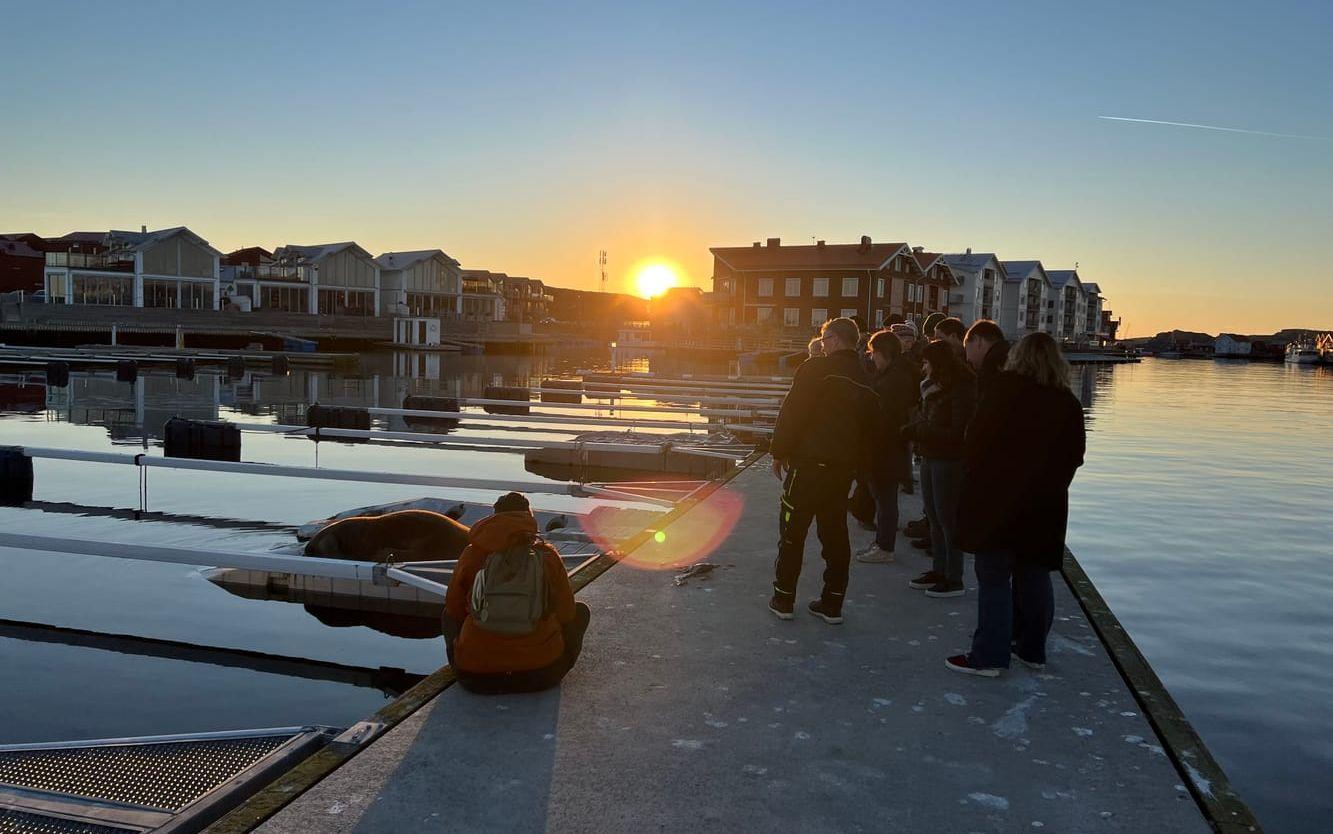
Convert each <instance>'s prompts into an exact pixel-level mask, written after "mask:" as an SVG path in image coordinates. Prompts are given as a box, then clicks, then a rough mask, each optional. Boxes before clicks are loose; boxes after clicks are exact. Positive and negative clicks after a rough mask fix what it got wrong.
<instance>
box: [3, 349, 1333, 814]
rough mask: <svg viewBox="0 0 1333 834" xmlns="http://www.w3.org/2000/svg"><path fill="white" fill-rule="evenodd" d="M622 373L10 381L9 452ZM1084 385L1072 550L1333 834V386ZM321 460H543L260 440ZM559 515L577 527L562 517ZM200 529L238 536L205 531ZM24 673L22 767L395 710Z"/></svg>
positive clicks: (184, 602) (44, 616) (462, 365)
mask: <svg viewBox="0 0 1333 834" xmlns="http://www.w3.org/2000/svg"><path fill="white" fill-rule="evenodd" d="M616 359H618V358H616ZM612 361H613V357H611V356H609V355H587V354H584V355H573V354H571V355H554V356H551V357H548V358H537V359H530V358H512V357H511V358H497V357H456V356H455V357H418V358H417V359H416V360H415V361H414V362H412V363H410V364H406V363H404V362H403V361H401V360H398V361H394V360H393V359H391V358H388V357H382V358H376V359H375V360H374V361H372V362H370V363H369V364H368V366H367V368H366V369H365V370H364V371H363V372H362V373H361V374H359V375H355V376H339V375H336V374H327V373H313V374H311V373H305V372H296V373H293V374H292V375H291V376H289V377H284V378H279V379H273V378H264V377H262V376H256V377H252V378H247V379H246V380H244V381H241V382H239V383H231V382H228V381H226V380H225V379H221V378H218V377H212V376H209V377H203V376H201V377H200V378H199V380H197V381H195V382H193V383H187V382H183V381H178V380H175V379H174V378H172V377H171V376H169V375H168V376H158V375H152V376H150V377H148V378H147V379H145V380H144V381H143V382H141V384H140V385H139V386H138V388H132V387H130V386H126V385H124V384H121V383H116V382H114V381H113V380H111V379H108V378H105V377H103V378H101V379H96V380H90V379H88V378H86V377H80V378H76V379H75V381H74V383H73V385H72V386H71V388H70V389H68V390H67V391H52V392H51V393H50V394H49V395H48V394H46V393H45V392H44V391H40V390H38V389H32V388H27V389H20V388H17V387H16V386H15V385H13V384H3V381H2V380H0V443H28V444H32V445H45V446H65V447H77V448H85V449H96V450H113V449H114V450H119V451H130V450H133V449H134V448H136V447H138V446H139V445H141V443H142V435H143V431H142V430H141V429H140V428H139V426H140V425H144V426H149V427H150V434H151V433H152V431H155V430H156V429H154V428H153V427H155V426H160V423H161V422H162V421H163V420H165V419H166V417H169V416H171V415H172V414H174V413H180V414H182V415H186V416H198V417H215V416H221V417H223V418H228V419H235V420H238V421H250V422H260V421H265V420H268V421H273V422H282V423H301V422H303V413H304V408H305V406H306V405H307V404H308V403H309V402H312V401H314V400H315V399H318V400H319V401H321V402H325V403H345V404H355V405H370V404H380V405H397V404H398V403H399V402H401V399H402V397H403V396H404V395H406V394H408V393H426V394H437V395H453V396H458V395H468V396H480V395H481V390H482V388H483V387H484V386H486V385H492V384H502V385H522V384H527V383H529V382H530V381H533V380H534V379H538V378H540V377H541V376H543V375H547V374H555V373H559V372H562V371H572V370H575V369H577V368H579V367H587V366H590V365H591V366H598V367H606V366H608V365H609V364H611V363H612ZM638 367H643V365H642V364H640V365H638ZM695 370H702V369H698V368H696V369H695ZM1077 383H1078V384H1077V386H1076V387H1077V388H1078V390H1079V393H1080V396H1081V398H1082V399H1083V401H1084V404H1085V406H1087V408H1088V421H1089V422H1088V425H1089V429H1090V432H1089V435H1088V456H1087V463H1086V465H1085V466H1084V467H1083V468H1082V469H1081V470H1080V472H1079V474H1078V477H1077V478H1076V479H1075V481H1074V487H1073V495H1072V507H1071V529H1070V547H1071V548H1072V549H1073V550H1074V552H1075V553H1077V554H1078V556H1079V559H1080V561H1082V563H1083V564H1084V566H1085V568H1086V569H1087V570H1088V572H1089V573H1090V574H1091V575H1092V577H1093V578H1094V580H1095V581H1096V582H1097V585H1098V587H1099V588H1100V589H1101V591H1102V593H1103V594H1104V595H1105V597H1106V599H1107V600H1108V601H1109V602H1110V604H1111V605H1112V606H1113V607H1114V609H1115V611H1116V613H1117V615H1119V617H1120V619H1121V620H1122V621H1123V622H1124V624H1125V626H1126V627H1127V628H1128V629H1129V631H1130V633H1131V634H1132V635H1133V637H1134V639H1135V640H1136V641H1137V643H1138V645H1139V647H1140V648H1141V649H1142V650H1143V652H1144V654H1145V655H1147V657H1148V658H1149V660H1150V661H1151V662H1152V664H1153V666H1154V668H1155V669H1156V670H1157V672H1158V674H1159V675H1160V676H1161V677H1162V679H1163V680H1164V681H1165V683H1166V684H1167V686H1168V687H1169V688H1170V690H1171V693H1172V694H1173V695H1174V696H1175V698H1176V699H1177V701H1178V702H1179V703H1180V705H1181V706H1182V708H1183V709H1184V710H1185V713H1186V714H1187V716H1188V717H1189V718H1190V720H1191V721H1192V722H1193V723H1194V725H1195V727H1196V728H1197V729H1198V731H1199V732H1200V734H1201V735H1202V736H1203V738H1204V740H1205V741H1206V742H1207V744H1208V746H1209V747H1210V749H1211V750H1212V751H1213V753H1214V754H1215V755H1216V756H1217V758H1218V759H1219V760H1220V761H1221V763H1222V765H1223V767H1224V768H1225V769H1226V771H1227V773H1228V774H1229V776H1230V777H1231V779H1232V781H1233V782H1234V784H1235V786H1236V787H1237V789H1238V790H1239V791H1240V792H1241V795H1242V796H1244V797H1245V798H1246V800H1247V801H1249V802H1250V803H1251V805H1252V806H1253V807H1254V808H1255V810H1256V812H1257V813H1258V815H1259V818H1260V820H1261V821H1263V822H1264V823H1265V825H1266V826H1267V827H1268V829H1269V830H1270V831H1274V832H1315V831H1324V830H1326V829H1327V825H1326V824H1325V823H1324V820H1326V819H1327V818H1328V815H1329V814H1330V813H1333V795H1331V794H1330V792H1329V791H1328V790H1327V774H1328V773H1330V772H1333V710H1330V708H1329V702H1330V700H1329V698H1328V693H1329V692H1330V691H1333V581H1331V580H1333V559H1330V557H1333V514H1331V513H1330V510H1331V509H1333V476H1331V475H1330V473H1329V463H1330V461H1333V438H1330V434H1329V430H1330V420H1329V414H1330V413H1333V369H1327V368H1322V369H1321V368H1297V367H1291V366H1285V365H1269V364H1260V363H1254V364H1246V363H1225V362H1197V361H1174V362H1173V361H1167V360H1161V361H1156V360H1147V361H1145V362H1144V363H1143V364H1141V365H1126V366H1117V367H1101V368H1086V369H1083V370H1081V371H1080V372H1079V375H1078V380H1077ZM663 416H669V417H676V415H663ZM487 433H490V434H495V433H496V432H487ZM459 434H460V436H462V437H466V436H470V434H472V432H468V431H463V432H460V433H459ZM499 434H506V433H505V432H500V433H499ZM508 434H510V435H511V436H517V435H515V434H514V433H512V432H509V433H508ZM524 436H532V435H530V434H525V435H524ZM537 436H549V437H553V438H560V437H566V436H567V435H562V434H555V433H545V432H544V433H540V434H538V435H537ZM150 442H152V439H151V438H150ZM316 454H318V460H319V463H320V464H321V465H325V466H335V465H336V466H346V467H348V468H376V469H393V470H400V471H413V472H433V473H448V474H457V473H464V474H466V473H474V474H477V475H478V476H479V477H488V478H512V479H515V480H533V479H535V478H538V476H536V475H534V474H533V473H530V472H526V471H524V468H523V463H522V459H521V456H517V455H500V454H487V453H480V452H469V451H448V452H443V451H435V452H428V453H427V452H420V451H416V450H411V449H392V448H388V447H382V446H375V447H368V446H343V445H336V444H320V445H319V447H318V450H317V451H316V449H315V446H314V444H312V443H309V442H308V441H305V440H298V439H291V438H282V437H278V436H271V435H248V434H247V435H246V436H245V454H244V457H245V458H246V459H248V460H268V461H274V462H284V463H293V464H301V465H310V464H312V463H314V461H315V455H316ZM367 489H368V487H367V486H366V485H358V484H342V483H336V482H311V481H304V480H286V479H280V478H258V477H252V476H236V475H224V474H208V475H195V474H190V473H179V472H167V471H162V470H153V471H152V472H151V473H150V494H149V506H150V509H152V510H156V511H161V512H164V513H169V514H172V515H173V516H177V518H175V519H174V520H166V521H154V522H142V521H140V522H135V521H131V520H127V519H124V518H116V517H108V515H107V513H106V512H105V511H102V510H97V509H95V508H99V507H102V508H106V507H121V508H125V507H133V506H135V504H136V502H137V500H138V499H137V484H136V480H135V475H134V470H133V469H132V468H130V467H110V466H94V465H91V464H83V463H66V462H57V461H38V462H37V495H36V498H37V499H38V500H39V501H40V502H46V503H45V504H43V505H42V506H43V507H44V509H42V510H32V509H25V510H17V509H0V526H2V527H3V529H6V530H8V529H16V530H21V531H23V532H32V533H39V534H46V535H69V536H82V537H97V536H103V537H105V538H107V539H109V540H116V541H131V542H133V541H139V542H144V543H151V544H157V545H181V546H198V547H213V548H222V549H227V548H230V549H238V550H260V549H264V548H266V547H269V546H272V545H274V544H278V543H281V542H286V541H290V540H291V532H290V529H289V528H288V527H287V526H285V525H293V524H298V523H301V522H304V521H307V520H309V519H312V518H316V517H320V516H324V515H327V514H329V513H331V512H333V511H336V510H341V509H345V508H348V507H352V506H356V505H358V504H363V503H367V502H368V501H371V500H373V501H381V500H383V501H388V500H395V499H398V498H410V497H415V496H417V495H421V494H427V493H429V492H430V491H429V490H425V489H423V488H420V487H401V488H400V487H380V486H374V487H369V489H371V490H373V495H367ZM450 494H451V495H453V496H456V497H459V498H468V497H476V498H477V499H478V500H484V499H485V498H486V497H487V496H485V495H483V494H478V495H476V496H469V495H468V494H467V493H463V492H457V491H455V492H453V493H450ZM541 500H542V501H543V502H545V503H546V504H547V505H551V506H552V508H572V506H573V503H572V501H573V500H572V499H567V498H563V497H558V496H544V497H543V498H542V499H541ZM56 502H67V503H64V504H57V503H56ZM69 502H72V503H73V504H75V505H76V506H70V504H69ZM190 514H192V515H198V516H201V517H210V518H213V519H219V518H222V519H233V520H235V521H234V522H232V523H227V524H221V523H218V522H216V521H214V522H210V523H208V524H205V523H202V522H203V519H202V518H201V519H199V520H198V521H199V522H200V523H192V522H190V523H187V522H189V520H188V519H180V518H179V516H183V515H190ZM0 570H3V571H4V574H3V575H4V577H5V580H4V582H3V583H0V617H3V618H7V619H11V620H25V621H33V622H42V623H50V624H54V625H61V626H70V627H77V628H85V629H90V630H96V631H101V632H112V633H120V634H132V635H139V636H144V637H156V638H163V639H171V640H178V641H185V642H192V643H198V644H201V645H208V646H226V647H235V648H243V649H253V650H261V651H266V652H271V653H275V654H282V655H287V656H292V657H304V658H312V659H316V660H326V661H334V662H338V663H344V664H349V665H353V666H363V667H371V668H373V667H378V666H398V667H402V668H404V669H407V670H410V671H413V672H419V673H425V672H429V671H431V670H433V669H434V668H436V667H437V666H438V665H440V663H441V662H442V657H441V654H442V652H441V650H440V647H439V643H438V641H437V640H406V639H401V638H396V637H392V636H390V635H387V634H383V633H381V632H378V631H375V630H373V629H370V628H365V627H352V628H330V627H327V626H325V625H323V624H322V623H321V622H319V621H318V620H316V619H315V618H314V617H312V616H310V615H309V614H307V613H306V612H305V611H304V609H303V608H302V607H301V606H299V605H292V604H286V603H278V602H267V601H261V600H247V599H242V598H240V597H236V596H233V595H231V594H229V593H227V592H226V591H224V590H222V589H220V588H217V587H214V586H213V585H211V584H210V583H208V582H206V581H204V580H203V578H202V577H201V576H200V575H199V569H197V568H192V567H182V566H172V565H154V564H146V563H136V562H124V561H119V560H110V559H98V558H93V557H86V558H85V557H69V556H61V557H34V556H31V555H26V554H19V553H15V552H14V551H6V550H3V549H0ZM2 633H3V632H0V634H2ZM0 668H3V669H5V670H6V681H7V682H8V681H23V682H24V683H23V685H21V686H5V687H2V688H0V718H2V719H3V720H0V743H4V742H20V741H40V740H55V739H68V738H80V737H83V738H86V737H96V736H111V735H131V734H137V733H159V732H162V733H165V732H191V731H203V730H214V729H232V728H237V727H253V726H274V725H281V724H304V723H326V724H334V725H345V724H348V723H350V722H352V721H355V720H357V719H359V718H362V717H365V716H366V715H368V714H369V713H370V712H372V711H373V710H374V709H375V708H376V707H377V706H378V705H379V704H380V703H382V702H383V699H384V697H385V696H384V695H383V694H382V693H381V692H380V691H378V690H376V689H374V688H372V687H357V686H351V685H348V684H342V683H331V682H328V681H322V680H310V679H300V678H291V677H286V676H283V675H277V674H270V673H266V672H259V671H253V670H246V669H236V668H223V667H219V666H216V665H210V664H206V663H199V662H186V661H182V660H171V659H163V658H161V657H146V656H142V655H135V654H117V653H112V652H108V651H105V650H100V649H93V648H86V647H74V646H60V645H51V644H45V643H42V644H37V643H29V642H21V641H18V640H13V639H5V638H4V637H3V636H0Z"/></svg>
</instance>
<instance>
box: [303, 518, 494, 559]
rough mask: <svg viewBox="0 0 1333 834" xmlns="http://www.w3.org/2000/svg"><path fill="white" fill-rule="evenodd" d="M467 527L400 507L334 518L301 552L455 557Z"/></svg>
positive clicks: (371, 556)
mask: <svg viewBox="0 0 1333 834" xmlns="http://www.w3.org/2000/svg"><path fill="white" fill-rule="evenodd" d="M467 544H468V526H467V525H466V524H462V523H461V522H458V521H455V520H454V519H452V518H450V517H449V516H447V515H441V514H440V513H433V512H431V511H430V510H400V511H398V512H396V513H387V514H385V515H378V516H353V517H352V518H344V519H342V520H341V521H335V522H333V523H332V524H330V525H328V526H327V527H325V528H324V529H322V530H320V531H319V532H318V533H316V534H315V535H314V536H312V537H311V538H310V541H308V542H306V546H305V555H307V556H324V557H327V558H331V559H351V560H356V561H364V562H429V561H432V560H436V559H457V558H458V557H459V554H461V553H462V552H463V548H465V547H467Z"/></svg>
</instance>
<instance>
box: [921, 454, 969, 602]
mask: <svg viewBox="0 0 1333 834" xmlns="http://www.w3.org/2000/svg"><path fill="white" fill-rule="evenodd" d="M962 486H963V463H962V461H957V460H936V459H934V458H923V459H922V461H921V501H922V503H924V504H925V505H926V519H927V520H928V521H929V522H930V555H931V557H932V560H933V564H932V565H931V570H933V571H935V574H936V575H937V576H941V577H943V578H944V579H945V581H947V582H950V583H959V584H961V583H962V581H963V551H961V550H959V549H958V546H957V545H956V544H955V543H954V542H955V541H956V539H957V521H958V499H959V495H960V492H961V489H962Z"/></svg>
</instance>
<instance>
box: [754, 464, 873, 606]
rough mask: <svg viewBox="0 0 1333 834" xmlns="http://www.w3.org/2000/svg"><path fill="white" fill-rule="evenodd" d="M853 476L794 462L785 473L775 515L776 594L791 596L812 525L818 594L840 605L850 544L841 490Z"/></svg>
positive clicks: (841, 468) (844, 469)
mask: <svg viewBox="0 0 1333 834" xmlns="http://www.w3.org/2000/svg"><path fill="white" fill-rule="evenodd" d="M854 474H855V473H854V471H853V468H852V467H851V466H845V465H838V464H816V463H801V464H796V465H795V466H793V467H792V468H791V469H790V470H788V471H787V477H786V480H784V481H783V485H782V506H781V507H780V508H779V511H778V558H777V561H776V563H775V564H774V566H773V567H774V573H775V577H774V580H773V590H774V591H776V592H777V593H779V594H786V595H795V594H796V582H797V580H799V579H800V578H801V562H802V561H803V559H804V558H805V537H806V534H807V533H809V531H810V522H811V521H813V522H814V523H815V530H816V531H817V533H818V535H819V543H820V545H821V546H822V548H823V555H824V591H823V596H824V597H825V598H829V597H833V598H836V603H837V604H839V605H841V604H842V598H843V596H844V595H846V593H847V573H848V570H849V567H850V564H851V560H852V545H851V542H850V541H849V540H848V538H847V492H848V490H850V489H851V486H852V477H853V476H854ZM830 601H834V600H830Z"/></svg>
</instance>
